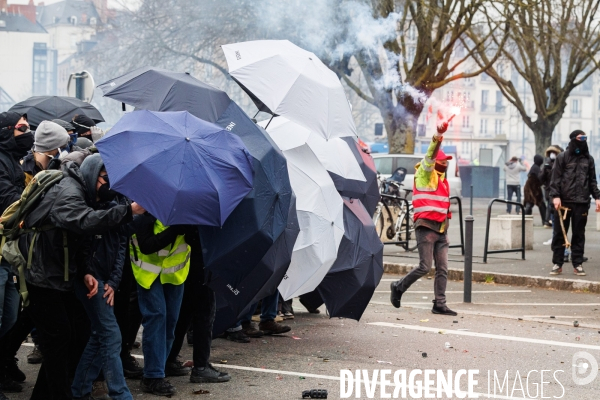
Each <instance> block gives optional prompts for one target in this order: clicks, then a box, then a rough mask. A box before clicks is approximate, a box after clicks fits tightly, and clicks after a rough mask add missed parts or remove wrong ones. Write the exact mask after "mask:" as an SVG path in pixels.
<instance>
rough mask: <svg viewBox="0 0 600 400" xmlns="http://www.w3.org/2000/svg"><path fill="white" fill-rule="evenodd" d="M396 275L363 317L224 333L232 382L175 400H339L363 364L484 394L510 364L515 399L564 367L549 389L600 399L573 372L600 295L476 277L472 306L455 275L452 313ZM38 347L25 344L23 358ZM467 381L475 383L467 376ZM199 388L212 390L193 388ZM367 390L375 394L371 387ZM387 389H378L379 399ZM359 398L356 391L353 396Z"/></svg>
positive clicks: (221, 351) (424, 288) (185, 389)
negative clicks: (452, 381) (445, 378)
mask: <svg viewBox="0 0 600 400" xmlns="http://www.w3.org/2000/svg"><path fill="white" fill-rule="evenodd" d="M396 278H397V277H394V276H384V280H383V281H382V282H381V284H380V285H379V287H378V289H377V292H376V293H375V295H374V297H373V299H372V302H371V304H370V306H369V307H368V309H367V310H366V312H365V314H364V316H363V318H362V320H361V321H360V322H356V321H352V320H346V319H337V318H334V319H329V318H328V317H327V316H326V315H324V314H319V315H314V314H308V313H306V311H305V310H304V308H303V307H302V306H300V305H299V304H296V307H295V308H296V319H295V320H292V321H288V323H289V324H290V325H291V326H292V331H291V332H290V333H289V334H287V335H284V336H282V337H267V338H265V339H253V340H252V342H251V343H250V344H237V343H232V342H228V341H225V340H222V339H217V340H215V341H214V345H213V353H212V362H213V363H215V364H221V365H220V366H219V368H222V369H223V370H227V371H228V372H229V373H230V374H231V375H232V381H231V382H229V383H226V384H203V385H197V384H190V383H189V382H188V381H187V379H186V378H175V379H171V381H172V382H174V383H175V385H176V386H177V388H178V390H179V394H178V395H177V396H176V398H180V399H202V398H212V399H240V400H242V399H244V400H245V399H252V400H254V399H273V400H279V399H299V398H301V392H302V390H306V389H312V388H319V389H327V390H328V391H329V393H330V396H329V398H330V399H331V398H333V399H337V398H339V396H340V382H339V377H340V370H341V369H349V370H352V371H354V370H356V369H361V370H363V369H364V370H368V371H369V376H371V374H372V373H373V371H374V370H375V369H390V370H392V371H395V370H401V369H405V370H408V371H409V373H410V370H413V369H423V370H424V369H440V370H443V371H447V370H448V369H452V370H454V371H456V370H459V369H478V370H479V371H480V372H479V375H478V381H479V383H478V385H477V387H476V389H475V391H476V392H479V393H484V394H485V393H487V392H488V389H487V388H488V375H487V374H488V371H492V372H491V377H492V383H493V376H494V375H493V374H494V372H493V371H496V373H497V375H498V376H499V377H500V378H499V379H500V381H502V380H503V377H504V376H505V374H506V371H508V380H507V382H508V383H509V385H508V386H510V388H509V393H508V396H507V393H506V388H507V387H508V386H505V388H504V391H503V393H504V395H503V396H504V397H503V396H500V395H499V393H500V392H499V390H498V388H496V392H497V394H498V396H496V397H495V398H511V397H510V394H511V393H510V392H511V391H512V388H513V386H514V387H516V389H517V390H516V391H515V392H514V393H513V394H514V398H522V397H523V393H522V392H521V391H519V390H518V389H519V381H522V384H523V387H524V389H525V386H526V385H527V382H529V390H530V395H531V397H533V396H534V395H535V389H536V386H535V384H537V385H538V387H539V384H540V374H539V372H533V373H531V374H530V375H529V381H527V375H528V372H529V371H531V370H538V371H539V370H551V371H552V372H551V373H554V372H555V371H557V370H562V371H565V372H558V373H557V378H558V381H559V382H560V383H561V385H562V386H561V385H559V384H558V383H557V382H556V381H555V380H554V379H553V378H552V375H548V373H546V375H545V377H544V381H550V382H551V383H547V384H544V396H546V397H548V396H550V397H552V396H556V397H560V396H561V395H562V394H563V389H562V387H564V390H565V392H566V393H565V394H564V395H563V396H562V398H563V399H590V400H591V399H598V398H599V396H598V393H600V377H598V378H596V380H595V381H594V382H592V383H591V384H588V385H585V386H578V385H575V384H574V383H573V380H572V378H571V371H572V367H571V365H572V363H573V361H572V358H573V355H574V354H575V353H576V352H578V351H587V352H589V353H590V354H592V355H593V356H594V357H595V359H596V360H600V333H599V332H600V311H599V310H600V296H599V295H594V294H587V293H570V292H564V291H549V290H543V289H527V288H522V287H510V286H500V285H495V284H474V286H473V290H474V293H473V303H472V304H464V303H462V292H461V290H462V283H460V282H450V283H449V287H448V303H449V305H450V306H451V307H452V308H454V309H456V310H457V311H459V312H460V315H459V316H458V317H446V316H437V315H433V314H431V312H430V307H431V299H432V298H433V293H432V283H433V282H432V281H431V280H427V279H423V280H422V281H420V282H417V283H416V284H415V285H414V286H413V288H411V291H410V292H408V293H407V294H406V295H405V296H404V298H403V304H404V307H403V308H401V309H400V310H396V309H395V308H393V307H391V305H390V304H389V283H390V281H391V280H394V279H396ZM295 303H297V302H295ZM323 311H324V310H323ZM552 317H554V318H552ZM519 318H521V319H519ZM575 320H577V321H578V322H579V323H580V326H579V327H578V328H575V327H574V326H573V321H575ZM446 343H448V344H449V346H450V347H449V348H446ZM29 350H30V347H22V349H21V352H20V354H19V356H20V358H21V359H22V360H25V354H26V353H27V352H28V351H29ZM423 353H427V357H426V358H424V357H423ZM138 354H141V353H138ZM182 356H183V358H184V359H186V360H187V359H191V348H190V347H187V346H186V347H185V348H184V350H183V354H182ZM20 365H21V366H22V367H23V368H24V370H25V372H26V373H27V375H28V377H29V379H28V380H27V381H26V383H25V392H24V393H21V394H17V395H9V398H11V399H15V400H24V399H27V398H28V395H29V394H30V392H31V388H32V384H33V383H32V382H33V381H34V376H35V374H36V372H37V367H36V366H30V365H27V364H26V363H25V362H21V363H20ZM129 384H130V387H131V388H132V391H133V393H134V398H136V399H138V398H139V399H149V398H154V397H153V396H150V395H147V394H143V393H141V392H140V391H139V390H138V382H136V381H130V382H129ZM461 387H462V389H465V390H466V383H465V382H464V381H463V385H462V386H461ZM492 387H493V386H492ZM198 389H203V390H208V391H209V392H210V393H209V394H203V395H195V394H193V393H192V392H193V391H195V390H198ZM525 390H526V389H525ZM392 391H393V390H388V392H392ZM490 392H491V393H493V389H490ZM526 393H527V392H525V394H526ZM361 394H362V397H361V398H367V397H366V396H365V391H364V387H363V389H362V392H361ZM379 396H380V392H379V391H377V392H376V396H375V398H380V397H379ZM352 398H356V397H354V394H353V395H352ZM416 398H422V397H416ZM443 398H447V397H443ZM453 398H456V397H453ZM482 398H486V396H482ZM491 398H494V397H491ZM538 398H539V396H538Z"/></svg>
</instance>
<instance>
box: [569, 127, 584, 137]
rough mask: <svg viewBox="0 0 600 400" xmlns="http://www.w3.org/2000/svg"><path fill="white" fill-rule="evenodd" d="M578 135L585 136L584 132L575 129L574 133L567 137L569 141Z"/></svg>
mask: <svg viewBox="0 0 600 400" xmlns="http://www.w3.org/2000/svg"><path fill="white" fill-rule="evenodd" d="M579 135H585V132H584V131H582V130H580V129H577V130H576V131H573V132H571V134H570V135H569V139H575V138H576V137H577V136H579Z"/></svg>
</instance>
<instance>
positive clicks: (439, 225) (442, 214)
mask: <svg viewBox="0 0 600 400" xmlns="http://www.w3.org/2000/svg"><path fill="white" fill-rule="evenodd" d="M448 122H449V121H447V122H444V123H443V124H441V125H439V126H438V128H437V132H438V133H437V134H436V135H434V136H433V138H432V140H431V144H430V145H429V148H428V149H427V154H425V157H424V158H423V160H422V161H421V162H420V163H419V164H417V165H416V172H415V181H414V185H413V198H412V202H413V208H414V221H415V225H414V226H415V235H416V237H417V248H418V250H419V267H418V268H415V269H413V270H412V271H410V272H409V273H408V275H406V276H405V277H404V278H403V279H401V280H399V281H396V282H392V284H391V285H390V288H391V295H390V301H391V302H392V305H393V306H394V307H396V308H400V299H401V298H402V294H403V293H404V292H406V291H407V290H408V288H409V287H410V286H411V285H412V284H413V283H415V282H416V281H417V280H418V279H420V278H421V277H423V276H424V275H426V274H427V273H428V272H429V270H430V269H431V267H432V264H433V262H434V260H435V281H434V293H435V299H434V300H433V308H432V309H431V312H432V313H434V314H443V315H457V313H456V312H455V311H452V310H451V309H449V308H448V307H447V306H446V285H447V283H448V246H449V241H448V222H449V221H448V220H449V219H450V218H451V217H452V214H451V213H450V185H449V183H448V180H447V179H446V170H447V168H448V160H451V159H452V156H447V155H446V154H444V152H443V151H442V150H441V149H440V145H441V144H442V140H443V134H444V132H446V129H448Z"/></svg>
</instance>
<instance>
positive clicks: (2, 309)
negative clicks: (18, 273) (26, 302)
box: [0, 260, 19, 337]
mask: <svg viewBox="0 0 600 400" xmlns="http://www.w3.org/2000/svg"><path fill="white" fill-rule="evenodd" d="M18 312H19V291H18V290H17V284H16V283H15V282H14V275H13V273H12V271H11V267H10V265H9V264H8V263H7V262H5V261H4V260H2V263H0V337H2V336H4V334H5V333H6V332H8V331H9V330H10V328H12V326H13V325H14V324H15V322H17V314H18Z"/></svg>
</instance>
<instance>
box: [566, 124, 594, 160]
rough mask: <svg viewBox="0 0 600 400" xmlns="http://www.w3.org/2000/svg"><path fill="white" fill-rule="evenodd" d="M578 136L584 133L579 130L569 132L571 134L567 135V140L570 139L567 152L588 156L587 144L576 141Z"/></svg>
mask: <svg viewBox="0 0 600 400" xmlns="http://www.w3.org/2000/svg"><path fill="white" fill-rule="evenodd" d="M579 135H585V132H583V131H581V130H576V131H573V132H571V134H570V135H569V139H571V141H570V142H569V151H570V152H571V154H574V155H580V154H581V155H584V156H587V155H588V154H590V152H589V150H588V145H587V142H582V141H580V140H577V136H579Z"/></svg>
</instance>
